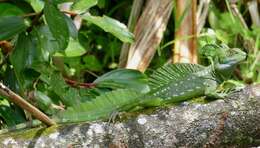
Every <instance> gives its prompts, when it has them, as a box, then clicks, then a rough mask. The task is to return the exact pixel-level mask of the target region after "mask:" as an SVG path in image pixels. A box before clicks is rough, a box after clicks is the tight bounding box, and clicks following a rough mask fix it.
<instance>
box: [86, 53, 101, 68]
mask: <svg viewBox="0 0 260 148" xmlns="http://www.w3.org/2000/svg"><path fill="white" fill-rule="evenodd" d="M83 61H84V63H85V64H84V67H85V68H86V69H89V70H91V71H101V70H102V65H101V63H100V61H99V60H98V59H97V58H96V57H95V56H94V55H87V56H84V58H83Z"/></svg>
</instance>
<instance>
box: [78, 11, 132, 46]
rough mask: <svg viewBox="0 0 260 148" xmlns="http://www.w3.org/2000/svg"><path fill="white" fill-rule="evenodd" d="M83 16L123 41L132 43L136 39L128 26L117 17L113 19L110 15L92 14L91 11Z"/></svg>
mask: <svg viewBox="0 0 260 148" xmlns="http://www.w3.org/2000/svg"><path fill="white" fill-rule="evenodd" d="M82 18H83V19H84V20H86V21H89V22H91V23H93V24H95V25H97V26H99V27H100V28H102V29H103V30H104V31H106V32H109V33H111V34H113V35H114V36H116V37H117V38H118V39H120V40H121V41H123V42H130V43H132V42H133V41H134V35H133V34H132V33H131V32H129V31H128V29H127V27H126V26H125V25H124V24H122V23H120V22H119V21H117V20H115V19H112V18H110V17H108V16H103V17H100V16H92V15H90V14H89V13H87V14H85V15H83V16H82Z"/></svg>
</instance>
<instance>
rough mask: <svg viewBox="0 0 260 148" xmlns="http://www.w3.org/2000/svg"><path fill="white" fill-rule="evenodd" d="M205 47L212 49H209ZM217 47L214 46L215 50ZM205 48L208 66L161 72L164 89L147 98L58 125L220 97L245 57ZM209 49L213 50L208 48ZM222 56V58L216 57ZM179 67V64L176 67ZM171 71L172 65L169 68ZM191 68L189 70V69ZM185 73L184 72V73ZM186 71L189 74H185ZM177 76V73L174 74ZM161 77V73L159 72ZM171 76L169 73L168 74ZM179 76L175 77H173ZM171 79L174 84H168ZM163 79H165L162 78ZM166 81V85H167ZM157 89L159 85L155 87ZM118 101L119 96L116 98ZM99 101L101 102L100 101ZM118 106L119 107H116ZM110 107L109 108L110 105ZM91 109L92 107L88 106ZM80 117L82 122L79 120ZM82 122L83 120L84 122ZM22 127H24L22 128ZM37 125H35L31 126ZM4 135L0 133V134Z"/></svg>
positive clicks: (239, 53)
mask: <svg viewBox="0 0 260 148" xmlns="http://www.w3.org/2000/svg"><path fill="white" fill-rule="evenodd" d="M208 47H211V46H210V45H209V46H208ZM215 47H217V46H214V48H215ZM206 48H207V46H206V47H204V48H203V50H205V52H203V53H205V56H206V57H207V56H208V55H210V58H211V59H210V58H209V59H210V61H211V62H212V61H213V62H212V63H211V65H210V66H208V67H204V66H201V65H195V64H187V65H188V68H187V65H186V68H187V69H186V73H183V74H184V75H182V73H180V74H179V76H176V77H175V76H167V72H169V71H170V70H169V69H167V67H166V68H165V69H164V67H163V68H161V69H162V71H163V72H165V74H166V75H165V74H164V75H163V74H162V75H161V76H162V77H163V76H164V77H165V79H166V80H162V81H164V82H165V83H167V85H162V86H156V85H157V84H158V83H157V84H156V83H155V84H154V87H152V90H151V91H150V92H148V93H147V94H144V95H140V96H138V95H137V96H135V97H133V98H132V99H130V100H126V101H125V102H124V101H123V102H121V103H118V104H117V103H116V102H114V103H115V104H116V105H115V106H112V107H110V108H109V107H108V109H107V110H106V109H103V110H100V109H95V108H94V109H93V110H91V111H88V112H86V113H84V112H83V113H78V114H80V115H79V116H78V118H77V117H72V118H68V119H66V120H64V119H62V118H60V119H59V118H57V119H56V122H57V123H64V122H82V121H92V120H95V119H108V118H109V117H110V116H111V114H113V113H114V111H117V112H121V111H129V110H131V109H133V108H135V107H138V106H139V107H147V106H148V107H149V106H160V105H162V104H167V103H172V102H180V101H184V100H188V99H192V98H194V97H198V96H209V97H221V96H219V95H218V94H217V93H215V91H216V89H217V86H218V85H219V83H220V82H222V81H223V80H224V78H227V76H226V74H227V73H229V72H231V71H232V70H233V69H234V67H235V66H236V65H237V64H238V63H239V62H241V61H243V60H244V59H245V58H246V54H245V53H244V52H243V51H241V50H239V49H229V50H227V49H222V48H216V49H215V50H219V51H218V52H215V53H214V52H212V50H209V52H211V53H210V54H208V53H207V50H206ZM211 49H212V48H211ZM219 53H221V56H218V54H219ZM219 57H221V58H219ZM176 65H178V64H176ZM179 65H180V66H179V67H178V66H176V68H181V65H185V64H179ZM172 66H173V67H174V65H172ZM189 66H190V67H189ZM178 71H179V72H181V71H182V69H179V70H177V72H178ZM184 71H185V70H184ZM187 71H188V72H189V71H191V72H190V73H187ZM175 72H176V71H175ZM158 73H160V72H158ZM169 73H170V72H169ZM175 74H176V75H178V73H175ZM171 78H173V79H174V81H171ZM163 79H164V78H163ZM168 80H169V82H167V81H168ZM158 85H160V84H158ZM117 97H118V96H117ZM99 99H102V98H99ZM112 102H113V101H112ZM119 104H120V105H119ZM110 105H111V104H110ZM90 107H91V106H90ZM80 117H83V118H80ZM83 119H84V120H83ZM22 125H23V126H22ZM36 125H38V123H37V124H35V125H33V126H36ZM20 126H21V127H23V128H24V127H26V124H20ZM3 132H6V130H5V131H2V132H1V131H0V134H1V133H3Z"/></svg>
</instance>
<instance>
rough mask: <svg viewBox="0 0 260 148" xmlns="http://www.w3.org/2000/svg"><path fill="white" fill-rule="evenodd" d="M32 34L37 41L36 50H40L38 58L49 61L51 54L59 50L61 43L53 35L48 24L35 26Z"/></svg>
mask: <svg viewBox="0 0 260 148" xmlns="http://www.w3.org/2000/svg"><path fill="white" fill-rule="evenodd" d="M30 34H31V36H32V38H33V39H34V41H35V42H36V46H37V48H36V49H35V50H37V51H38V54H37V56H38V59H42V61H46V62H47V61H49V58H50V56H52V55H53V54H54V53H55V52H57V51H59V43H58V41H57V40H55V38H54V37H53V35H52V33H51V32H50V30H49V28H48V26H46V25H44V26H39V27H35V28H34V29H33V30H32V32H31V33H30Z"/></svg>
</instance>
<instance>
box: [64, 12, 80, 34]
mask: <svg viewBox="0 0 260 148" xmlns="http://www.w3.org/2000/svg"><path fill="white" fill-rule="evenodd" d="M64 17H65V21H66V23H67V25H68V28H69V34H70V36H71V37H72V38H73V39H77V38H78V30H77V28H76V26H75V24H74V23H73V21H72V19H71V18H70V17H68V16H67V15H65V14H64Z"/></svg>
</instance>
